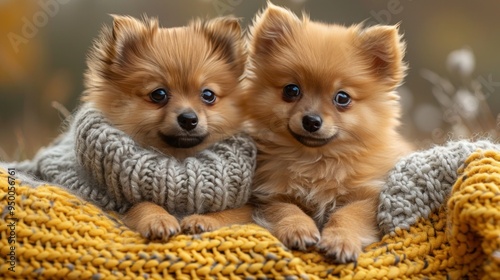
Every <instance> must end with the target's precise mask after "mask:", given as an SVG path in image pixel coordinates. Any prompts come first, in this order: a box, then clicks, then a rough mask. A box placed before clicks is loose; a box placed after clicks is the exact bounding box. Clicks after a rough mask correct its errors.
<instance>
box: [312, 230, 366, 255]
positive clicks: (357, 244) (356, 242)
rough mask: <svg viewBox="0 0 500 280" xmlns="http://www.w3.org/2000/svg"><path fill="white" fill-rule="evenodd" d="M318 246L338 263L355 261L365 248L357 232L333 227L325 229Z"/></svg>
mask: <svg viewBox="0 0 500 280" xmlns="http://www.w3.org/2000/svg"><path fill="white" fill-rule="evenodd" d="M317 248H318V249H319V251H320V252H322V253H324V255H325V257H327V258H329V259H331V260H333V261H335V262H338V263H346V262H351V261H355V260H356V259H357V258H358V256H359V254H361V252H362V249H363V248H362V241H361V238H360V237H359V236H358V235H357V234H355V233H352V232H347V231H346V230H343V229H338V228H332V227H327V228H325V229H324V230H323V232H322V234H321V241H320V242H319V244H318V245H317Z"/></svg>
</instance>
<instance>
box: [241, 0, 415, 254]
mask: <svg viewBox="0 0 500 280" xmlns="http://www.w3.org/2000/svg"><path fill="white" fill-rule="evenodd" d="M404 49H405V46H404V44H403V43H402V42H401V38H400V36H399V35H398V29H397V27H395V26H374V27H369V28H363V27H362V26H360V25H355V26H351V27H344V26H339V25H332V24H324V23H318V22H314V21H311V20H309V19H308V18H307V17H305V16H304V18H303V19H299V18H298V17H297V16H296V15H294V14H293V13H292V12H290V11H288V10H286V9H283V8H280V7H277V6H274V5H272V4H269V6H268V7H267V9H265V10H264V11H263V12H262V13H261V14H259V15H258V16H257V17H256V19H255V21H254V24H253V27H252V29H251V43H250V50H249V56H250V63H249V69H248V75H247V76H248V82H249V91H248V94H247V96H246V99H245V106H246V113H247V116H248V118H249V120H250V122H251V130H252V132H251V135H252V136H253V137H254V138H255V140H256V141H257V144H258V148H259V155H258V163H257V171H256V176H255V189H254V195H253V196H254V202H255V203H256V205H257V206H256V209H255V213H254V218H255V220H256V221H257V223H258V224H260V225H262V226H264V227H266V228H267V229H269V230H270V231H271V232H272V233H273V234H274V235H275V236H277V237H278V238H279V239H280V240H281V241H282V242H283V243H284V244H285V245H286V246H288V247H290V248H294V249H299V250H306V249H307V248H308V247H310V246H313V245H315V246H316V247H317V248H319V249H320V250H322V251H324V252H325V254H326V256H328V257H331V258H333V259H334V260H335V261H339V262H346V261H352V260H354V259H356V258H357V256H358V255H359V254H360V253H361V251H362V248H363V247H364V246H366V245H368V244H370V243H372V242H375V241H377V240H378V239H379V232H378V229H377V222H376V214H377V206H378V197H379V192H380V189H381V186H382V182H383V179H384V176H385V175H386V173H387V172H388V171H389V169H390V168H392V167H393V166H394V164H395V162H396V160H397V159H398V158H399V157H401V156H402V155H403V154H405V153H407V152H408V151H409V150H410V145H408V144H407V142H405V140H403V139H402V137H401V136H400V135H399V134H398V132H397V127H398V125H399V117H400V105H399V102H398V96H397V95H396V94H395V93H394V90H395V89H396V88H397V87H398V86H399V85H400V84H401V82H402V80H403V77H404V75H405V70H406V66H405V64H404V63H403V62H402V58H403V55H404Z"/></svg>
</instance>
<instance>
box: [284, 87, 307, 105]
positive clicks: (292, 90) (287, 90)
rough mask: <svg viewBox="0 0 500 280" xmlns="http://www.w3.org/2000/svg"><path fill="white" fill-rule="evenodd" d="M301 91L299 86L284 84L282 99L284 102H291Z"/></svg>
mask: <svg viewBox="0 0 500 280" xmlns="http://www.w3.org/2000/svg"><path fill="white" fill-rule="evenodd" d="M301 94H302V93H301V92H300V87H299V86H298V85H295V84H289V85H286V86H285V87H284V88H283V100H285V101H286V102H293V101H295V100H297V99H298V98H299V97H300V95H301Z"/></svg>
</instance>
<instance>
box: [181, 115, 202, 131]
mask: <svg viewBox="0 0 500 280" xmlns="http://www.w3.org/2000/svg"><path fill="white" fill-rule="evenodd" d="M177 122H178V123H179V125H180V126H181V127H182V128H183V129H185V130H193V129H194V128H195V127H196V126H197V125H198V116H196V114H195V113H194V112H186V113H182V114H180V115H178V116H177Z"/></svg>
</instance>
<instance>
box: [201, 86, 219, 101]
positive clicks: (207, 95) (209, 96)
mask: <svg viewBox="0 0 500 280" xmlns="http://www.w3.org/2000/svg"><path fill="white" fill-rule="evenodd" d="M201 99H202V100H203V102H205V103H207V104H214V103H215V100H216V99H217V96H216V95H215V93H214V92H213V91H211V90H209V89H205V90H203V91H202V92H201Z"/></svg>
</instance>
